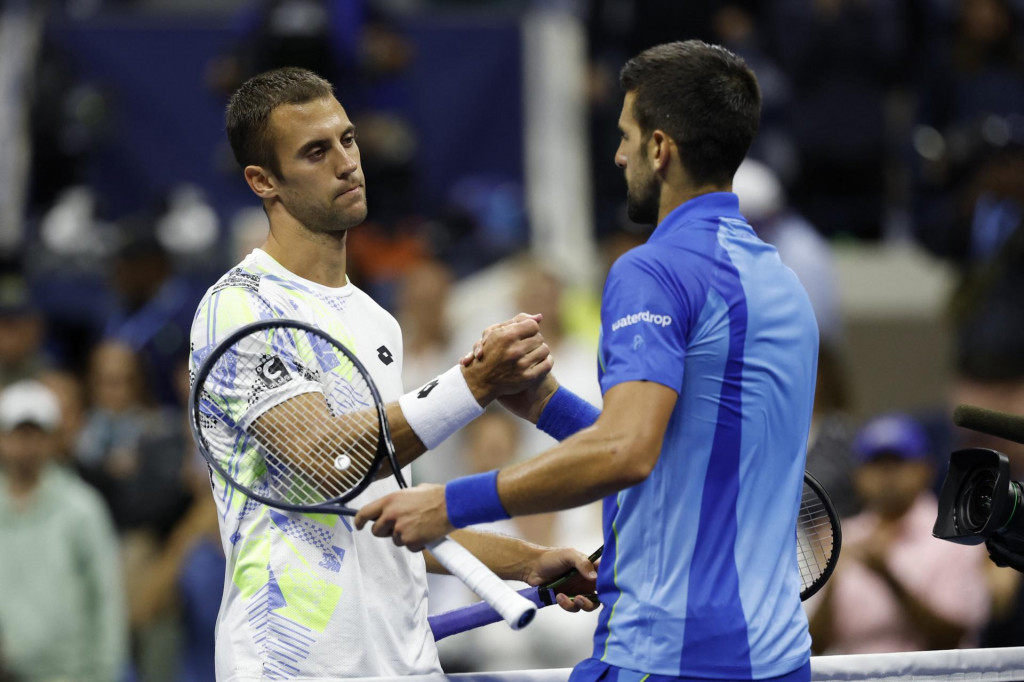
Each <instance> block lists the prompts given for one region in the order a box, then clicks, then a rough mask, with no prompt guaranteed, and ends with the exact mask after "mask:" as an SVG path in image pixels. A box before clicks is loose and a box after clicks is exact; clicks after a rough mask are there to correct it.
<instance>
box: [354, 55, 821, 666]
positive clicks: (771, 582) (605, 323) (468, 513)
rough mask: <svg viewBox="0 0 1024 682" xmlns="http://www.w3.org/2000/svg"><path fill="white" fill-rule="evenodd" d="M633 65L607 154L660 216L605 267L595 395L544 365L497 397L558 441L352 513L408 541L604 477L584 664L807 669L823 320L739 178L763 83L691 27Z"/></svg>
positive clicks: (549, 499) (551, 502)
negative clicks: (561, 381)
mask: <svg viewBox="0 0 1024 682" xmlns="http://www.w3.org/2000/svg"><path fill="white" fill-rule="evenodd" d="M621 81H622V85H623V89H624V90H625V92H626V94H625V101H624V103H623V108H622V114H621V117H620V119H619V127H620V129H621V131H622V141H621V143H620V145H619V149H618V152H617V153H616V156H615V162H616V164H617V165H618V166H619V167H620V168H622V169H623V171H624V173H625V177H626V184H627V189H628V208H629V214H630V217H631V218H632V219H633V220H635V221H637V222H654V223H656V224H657V228H656V229H655V231H654V233H653V234H652V235H651V237H650V239H649V240H648V241H647V243H646V244H644V245H642V246H639V247H637V248H635V249H633V250H631V251H629V252H627V253H626V254H625V255H624V256H622V257H621V258H620V259H619V260H618V261H617V262H616V263H615V265H614V266H613V267H612V269H611V272H610V273H609V275H608V279H607V282H606V284H605V289H604V294H603V297H602V307H601V328H602V340H601V347H600V357H599V365H600V367H599V373H600V381H601V389H602V391H603V392H604V409H603V411H601V412H600V414H599V415H598V414H597V410H596V408H593V407H590V406H589V405H587V404H586V403H583V402H582V401H581V400H579V399H578V398H576V397H575V396H573V395H572V394H571V393H569V392H568V391H567V390H566V389H564V388H561V387H559V386H558V385H557V382H555V380H554V379H553V378H547V379H545V380H544V381H543V382H541V383H540V384H539V385H538V386H536V387H535V388H533V389H532V390H530V391H527V392H526V393H524V394H521V395H518V396H515V397H514V398H511V399H508V400H506V401H505V405H506V407H509V408H510V409H512V410H513V411H514V412H516V413H518V414H520V415H521V416H523V417H525V418H528V419H531V420H532V421H535V422H536V423H537V425H538V427H540V428H542V429H544V430H545V431H547V432H549V433H551V434H552V435H555V436H556V437H557V438H559V439H560V440H561V441H562V442H561V443H560V444H559V445H558V446H556V447H555V448H553V449H552V450H550V451H548V452H546V453H543V454H541V455H539V456H537V457H535V458H533V459H531V460H529V461H526V462H522V463H519V464H516V465H513V466H510V467H508V468H506V469H503V470H502V471H501V472H500V475H499V472H497V471H495V472H490V473H488V474H479V475H476V476H471V477H465V478H461V479H456V480H454V481H451V482H449V483H448V485H447V486H445V487H444V488H442V487H440V486H419V487H417V488H415V489H413V490H408V491H401V492H399V493H396V494H394V495H390V496H387V497H384V498H381V499H380V500H378V501H376V502H374V503H372V504H370V505H367V506H366V507H364V508H363V509H362V510H361V511H360V513H359V516H357V518H356V521H357V525H360V526H361V525H363V524H365V523H366V522H367V521H368V520H375V523H374V525H373V532H374V533H375V534H376V535H382V536H386V535H392V536H393V538H394V540H395V542H396V543H398V544H404V545H408V546H409V548H410V549H413V550H416V549H419V548H421V547H422V545H423V543H424V542H425V541H427V540H430V539H432V538H435V537H438V536H440V535H441V534H443V533H445V532H447V531H450V530H451V529H452V528H453V527H461V526H463V525H466V524H469V523H478V522H480V521H483V520H492V519H495V518H498V517H502V516H504V515H507V514H511V515H521V514H532V513H538V512H548V511H554V510H558V509H564V508H568V507H571V506H577V505H581V504H585V503H587V502H590V501H593V500H595V499H599V498H601V497H604V531H605V551H604V556H603V559H602V561H601V565H600V572H599V576H598V592H599V593H600V596H601V601H602V602H603V603H604V609H603V611H602V612H601V615H600V619H599V622H598V626H597V630H596V632H595V635H594V651H593V655H592V657H591V658H589V659H587V660H585V661H583V662H582V663H580V664H579V665H577V666H576V668H575V669H574V672H573V677H572V679H573V680H577V679H578V680H597V679H608V680H622V681H623V682H625V681H626V680H636V681H639V680H641V679H646V678H645V676H648V675H649V676H650V678H649V679H650V680H654V679H657V678H661V677H664V678H668V679H683V680H707V679H715V680H760V679H774V680H785V681H786V682H789V681H790V680H793V681H796V680H809V679H810V664H809V660H810V637H809V635H808V632H807V621H806V618H805V616H804V613H803V610H802V608H801V606H800V597H799V593H800V584H799V577H798V571H797V566H796V546H795V542H796V541H795V533H794V528H795V524H796V515H797V509H798V507H799V501H800V495H801V491H802V480H803V470H804V460H805V450H806V442H807V433H808V429H809V426H810V418H811V405H812V402H813V397H814V381H815V371H816V357H817V348H818V329H817V324H816V323H815V319H814V314H813V312H812V310H811V306H810V302H809V300H808V297H807V294H806V292H805V291H804V289H803V288H802V287H801V285H800V283H799V282H798V280H797V278H796V276H795V275H794V274H793V272H792V271H791V270H789V269H788V268H786V267H785V266H784V265H783V264H782V262H781V261H780V260H779V256H778V253H777V252H776V250H775V248H774V247H772V246H769V245H767V244H765V243H764V242H762V241H761V240H759V239H758V238H757V236H756V235H755V234H754V231H753V230H752V229H751V227H750V226H749V225H748V224H747V222H746V220H745V219H744V218H743V216H741V215H740V213H739V204H738V199H737V197H736V195H735V194H733V193H732V192H731V191H730V190H731V186H732V177H733V174H734V173H735V171H736V168H737V167H738V166H739V164H740V162H741V161H742V160H743V157H744V155H745V154H746V152H747V149H748V148H749V145H750V142H751V141H752V139H753V137H754V135H755V134H756V131H757V124H758V117H759V112H760V91H759V89H758V86H757V81H756V79H755V77H754V74H753V72H751V71H750V69H749V68H748V67H747V66H746V64H745V63H744V62H743V61H742V59H740V58H738V57H736V56H735V55H733V54H731V53H730V52H728V51H726V50H724V49H722V48H720V47H716V46H711V45H707V44H705V43H702V42H699V41H687V42H680V43H669V44H665V45H660V46H657V47H654V48H651V49H649V50H647V51H645V52H643V53H641V54H640V55H638V56H637V57H635V58H634V59H632V60H631V61H630V62H629V63H627V64H626V66H625V67H624V68H623V71H622V75H621ZM559 601H560V603H561V604H562V606H563V608H573V607H574V604H573V603H572V602H570V600H569V599H568V598H567V597H565V596H564V595H563V596H560V598H559ZM575 606H585V607H589V606H590V604H589V603H588V602H587V600H585V599H583V598H577V601H576V602H575Z"/></svg>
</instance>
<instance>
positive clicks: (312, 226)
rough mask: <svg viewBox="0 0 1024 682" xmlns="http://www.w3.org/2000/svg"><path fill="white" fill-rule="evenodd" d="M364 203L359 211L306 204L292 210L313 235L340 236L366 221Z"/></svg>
mask: <svg viewBox="0 0 1024 682" xmlns="http://www.w3.org/2000/svg"><path fill="white" fill-rule="evenodd" d="M367 213H368V210H367V207H366V203H365V202H364V203H363V206H362V208H361V209H354V208H348V209H342V208H339V207H337V206H331V205H327V206H318V205H311V204H306V205H303V206H301V207H295V209H293V215H294V216H295V218H296V219H298V221H299V222H300V223H302V225H303V226H304V227H305V228H306V229H307V230H309V231H310V232H312V233H314V234H325V235H332V234H333V235H339V236H340V235H342V234H344V233H346V232H348V231H349V230H350V229H352V228H353V227H355V226H357V225H359V224H361V223H362V222H363V221H364V220H366V215H367Z"/></svg>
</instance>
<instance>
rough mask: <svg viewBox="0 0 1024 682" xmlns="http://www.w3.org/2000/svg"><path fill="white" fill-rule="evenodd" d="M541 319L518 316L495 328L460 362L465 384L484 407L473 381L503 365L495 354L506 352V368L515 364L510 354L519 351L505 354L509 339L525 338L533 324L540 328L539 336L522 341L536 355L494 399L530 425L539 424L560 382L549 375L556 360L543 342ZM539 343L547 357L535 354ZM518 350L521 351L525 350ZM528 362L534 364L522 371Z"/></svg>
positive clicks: (503, 384)
mask: <svg viewBox="0 0 1024 682" xmlns="http://www.w3.org/2000/svg"><path fill="white" fill-rule="evenodd" d="M541 319H543V318H542V316H541V315H528V314H526V313H519V314H518V315H516V316H515V318H513V319H512V320H509V321H507V322H502V323H500V324H493V325H491V326H490V327H488V328H487V329H485V330H484V331H483V333H482V334H481V336H480V340H479V341H477V342H476V343H475V344H473V349H472V350H471V351H470V352H469V353H467V354H466V355H465V357H463V358H462V359H461V361H460V362H461V364H462V367H463V373H464V375H465V377H466V382H467V383H469V385H470V390H472V391H473V395H474V396H476V397H477V400H478V401H479V402H480V404H481V405H483V404H485V403H484V402H483V400H481V399H480V394H479V393H478V392H477V389H475V388H474V387H473V383H472V381H471V380H470V377H471V376H472V375H476V374H479V373H480V372H483V371H485V366H487V365H489V364H490V365H493V364H495V363H498V362H500V361H501V358H500V357H497V358H496V357H495V356H496V354H499V353H502V352H504V353H505V355H506V364H507V363H508V361H510V360H512V359H513V358H514V355H513V354H510V351H512V352H514V351H515V350H517V349H516V348H515V347H512V346H509V347H508V348H507V349H506V350H503V348H504V347H505V346H506V344H507V343H508V337H509V335H511V334H517V333H518V334H522V333H525V332H526V331H528V330H531V329H532V325H531V324H530V323H531V322H533V323H536V325H537V326H536V329H537V331H536V334H535V336H531V337H529V338H528V339H523V344H522V346H525V348H529V349H530V351H529V352H530V353H534V354H535V355H532V356H527V355H524V356H523V360H522V361H520V363H519V365H520V369H522V371H521V372H520V373H519V374H518V375H515V374H513V375H511V376H508V375H506V376H505V377H504V379H503V380H501V381H499V385H498V386H495V388H497V391H496V392H495V393H494V394H493V397H492V399H493V398H498V399H499V400H500V401H501V404H502V405H504V406H505V408H506V409H507V410H509V411H510V412H512V413H513V414H515V415H517V416H519V417H521V418H523V419H526V420H528V421H530V422H533V423H537V419H539V418H540V413H541V412H542V411H543V409H544V405H546V404H547V401H548V399H549V398H550V397H551V396H552V395H553V394H554V392H555V391H557V390H558V382H557V381H556V380H555V378H554V377H553V376H551V374H550V372H551V368H552V366H553V365H554V358H552V357H551V354H550V350H549V349H548V346H547V344H545V343H544V342H543V337H542V336H541V334H540V324H539V323H540V321H541ZM538 341H539V343H540V346H539V348H542V352H543V353H544V355H543V356H541V355H539V354H536V353H537V348H538V347H536V346H535V345H534V344H536V343H537V342H538ZM518 350H522V348H520V349H518ZM526 361H532V362H533V363H534V364H532V365H530V366H528V367H523V365H525V364H526ZM531 378H532V380H531Z"/></svg>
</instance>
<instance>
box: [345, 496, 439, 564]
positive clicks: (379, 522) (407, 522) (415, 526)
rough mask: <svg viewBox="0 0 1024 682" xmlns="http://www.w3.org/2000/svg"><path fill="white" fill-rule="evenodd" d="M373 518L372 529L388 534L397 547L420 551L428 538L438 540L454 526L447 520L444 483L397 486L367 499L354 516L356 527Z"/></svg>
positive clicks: (380, 533) (360, 527)
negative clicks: (369, 499)
mask: <svg viewBox="0 0 1024 682" xmlns="http://www.w3.org/2000/svg"><path fill="white" fill-rule="evenodd" d="M369 521H373V522H374V523H373V527H372V529H371V530H372V532H373V534H374V535H376V536H377V537H380V538H386V537H388V536H390V537H391V540H392V541H393V542H394V543H395V544H396V545H398V546H399V547H403V546H405V547H408V548H409V550H410V551H412V552H419V551H421V550H422V549H423V548H424V547H425V546H426V544H427V543H428V542H433V541H434V540H440V539H441V538H443V537H444V536H445V535H447V534H448V533H450V532H452V531H453V530H455V527H454V526H452V524H451V522H449V521H448V506H447V505H446V504H445V498H444V486H440V485H436V484H433V483H423V484H420V485H418V486H416V487H415V488H409V489H407V490H399V491H398V492H394V493H391V494H389V495H385V496H384V497H381V498H380V499H377V500H374V501H373V502H370V503H369V504H367V505H366V506H364V507H363V508H361V509H360V510H359V512H358V513H357V514H356V517H355V525H356V528H358V529H360V530H361V529H362V528H363V526H365V525H366V523H367V522H369Z"/></svg>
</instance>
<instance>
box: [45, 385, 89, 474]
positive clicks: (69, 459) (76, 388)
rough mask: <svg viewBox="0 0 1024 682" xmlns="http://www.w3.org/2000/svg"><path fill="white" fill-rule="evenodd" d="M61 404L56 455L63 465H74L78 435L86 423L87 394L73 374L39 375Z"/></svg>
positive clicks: (55, 447) (55, 445) (55, 448)
mask: <svg viewBox="0 0 1024 682" xmlns="http://www.w3.org/2000/svg"><path fill="white" fill-rule="evenodd" d="M39 381H40V382H42V383H43V384H45V385H46V387H47V388H49V389H50V390H51V391H53V394H54V395H55V396H56V397H57V402H58V403H60V425H59V426H58V427H57V433H56V434H55V435H56V441H55V444H54V454H55V456H56V457H57V461H58V462H60V463H61V464H67V465H73V464H74V459H75V450H76V449H77V447H78V434H79V433H80V432H81V430H82V425H83V424H84V423H85V393H84V391H83V388H82V382H81V380H79V378H78V377H77V376H75V375H74V374H72V373H71V372H66V371H63V370H49V371H47V372H43V373H42V374H40V375H39Z"/></svg>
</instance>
